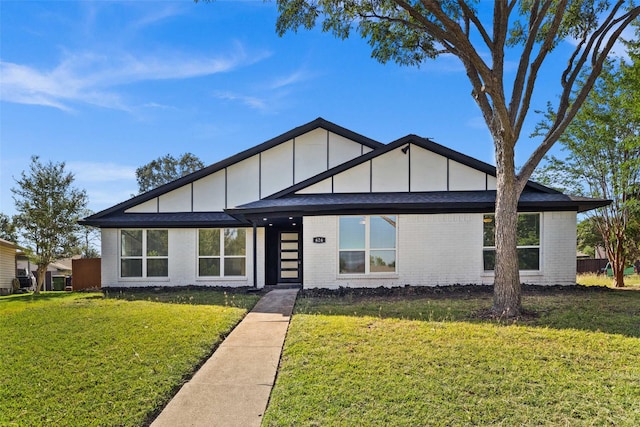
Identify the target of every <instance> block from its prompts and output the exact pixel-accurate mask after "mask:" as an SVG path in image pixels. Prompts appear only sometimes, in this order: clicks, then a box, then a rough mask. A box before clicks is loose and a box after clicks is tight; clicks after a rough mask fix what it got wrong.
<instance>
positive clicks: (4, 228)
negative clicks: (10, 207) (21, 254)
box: [0, 212, 18, 243]
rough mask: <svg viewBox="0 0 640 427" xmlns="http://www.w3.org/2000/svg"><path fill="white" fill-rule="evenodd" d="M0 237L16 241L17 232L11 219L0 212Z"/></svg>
mask: <svg viewBox="0 0 640 427" xmlns="http://www.w3.org/2000/svg"><path fill="white" fill-rule="evenodd" d="M0 239H4V240H8V241H10V242H13V243H17V242H18V233H17V229H16V226H15V224H14V222H13V220H12V219H11V218H10V217H9V215H7V214H4V213H2V212H0Z"/></svg>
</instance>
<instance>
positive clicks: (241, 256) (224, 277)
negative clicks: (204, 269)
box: [196, 227, 249, 280]
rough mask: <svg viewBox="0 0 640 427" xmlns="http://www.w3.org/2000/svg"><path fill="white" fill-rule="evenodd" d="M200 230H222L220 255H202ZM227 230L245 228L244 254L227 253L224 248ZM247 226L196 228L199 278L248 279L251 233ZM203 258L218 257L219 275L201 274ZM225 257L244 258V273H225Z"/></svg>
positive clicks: (197, 272)
mask: <svg viewBox="0 0 640 427" xmlns="http://www.w3.org/2000/svg"><path fill="white" fill-rule="evenodd" d="M200 230H219V231H220V234H219V236H220V241H219V242H218V243H219V245H220V250H219V255H200ZM225 230H244V255H225V250H224V243H225V242H224V232H225ZM247 230H248V229H247V228H246V227H224V228H218V227H209V228H206V227H200V228H197V229H196V278H197V280H219V279H225V280H246V279H247V277H248V276H247V249H248V247H249V245H248V239H249V233H248V232H247ZM201 259H218V260H220V274H219V275H217V276H203V275H201V274H200V260H201ZM225 259H243V260H244V275H233V276H228V275H226V274H225V271H224V267H225V262H224V261H225Z"/></svg>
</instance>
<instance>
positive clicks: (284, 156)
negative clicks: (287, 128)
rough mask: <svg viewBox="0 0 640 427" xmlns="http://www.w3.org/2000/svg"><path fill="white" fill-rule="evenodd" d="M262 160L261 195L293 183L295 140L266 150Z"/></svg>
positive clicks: (271, 192)
mask: <svg viewBox="0 0 640 427" xmlns="http://www.w3.org/2000/svg"><path fill="white" fill-rule="evenodd" d="M260 162H261V163H260V164H261V168H260V176H261V181H260V182H261V189H260V193H261V194H260V196H261V197H267V196H269V195H271V194H273V193H277V192H278V191H280V190H282V189H284V188H287V187H290V186H292V185H293V140H291V141H287V142H284V143H282V144H280V145H277V146H275V147H273V148H270V149H268V150H266V151H264V152H263V153H262V155H261V159H260Z"/></svg>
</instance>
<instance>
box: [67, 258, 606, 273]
mask: <svg viewBox="0 0 640 427" xmlns="http://www.w3.org/2000/svg"><path fill="white" fill-rule="evenodd" d="M608 262H609V260H608V259H579V260H578V264H577V266H576V271H577V273H578V274H582V273H602V269H603V268H605V267H606V266H607V263H608ZM74 274H75V272H74Z"/></svg>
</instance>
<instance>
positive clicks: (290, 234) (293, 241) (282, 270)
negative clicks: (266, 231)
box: [278, 231, 302, 283]
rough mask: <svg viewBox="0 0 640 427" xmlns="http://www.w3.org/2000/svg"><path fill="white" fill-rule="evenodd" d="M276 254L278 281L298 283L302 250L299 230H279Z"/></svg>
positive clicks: (300, 276) (300, 275) (299, 280)
mask: <svg viewBox="0 0 640 427" xmlns="http://www.w3.org/2000/svg"><path fill="white" fill-rule="evenodd" d="M279 234H280V236H279V239H278V242H279V249H278V251H279V256H278V282H279V283H300V282H301V278H302V274H301V273H302V272H301V271H300V270H301V267H302V251H301V249H302V248H301V242H300V234H301V233H300V232H299V231H280V233H279Z"/></svg>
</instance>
